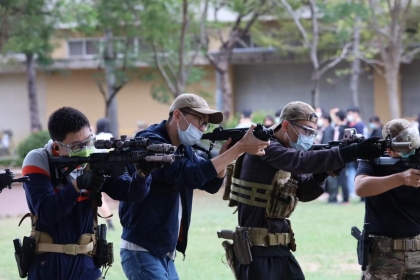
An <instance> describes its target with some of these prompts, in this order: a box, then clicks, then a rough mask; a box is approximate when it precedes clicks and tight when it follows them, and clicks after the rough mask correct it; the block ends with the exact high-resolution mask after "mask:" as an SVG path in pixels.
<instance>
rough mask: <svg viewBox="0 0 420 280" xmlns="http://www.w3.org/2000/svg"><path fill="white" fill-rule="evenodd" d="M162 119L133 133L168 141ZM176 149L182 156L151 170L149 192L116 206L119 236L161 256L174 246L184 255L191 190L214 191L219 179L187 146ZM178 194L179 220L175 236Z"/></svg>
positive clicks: (218, 184) (157, 141) (163, 141)
mask: <svg viewBox="0 0 420 280" xmlns="http://www.w3.org/2000/svg"><path fill="white" fill-rule="evenodd" d="M165 123H166V121H163V122H161V123H160V124H155V125H152V126H150V127H148V128H147V129H146V130H144V131H141V132H139V133H137V135H136V137H146V138H149V139H150V140H151V141H152V143H168V144H171V140H170V138H169V135H168V133H167V131H166V127H165ZM177 152H178V153H182V154H183V156H184V157H183V158H182V159H179V160H176V161H175V162H173V163H171V164H168V165H165V166H164V167H162V168H160V169H156V170H154V171H153V172H152V173H151V175H152V183H151V185H150V192H149V194H148V195H147V197H146V198H145V199H144V200H143V201H142V202H121V203H120V208H119V215H120V219H121V224H122V226H123V233H122V239H124V240H127V241H129V242H131V243H134V244H137V245H139V246H141V247H143V248H145V249H147V250H148V251H149V252H151V253H152V254H155V255H156V256H158V257H161V258H163V257H164V256H165V255H166V254H167V253H168V252H173V251H175V248H176V250H177V251H179V252H181V253H182V254H184V255H185V251H186V248H187V238H188V228H189V225H190V220H191V208H192V199H193V190H194V189H200V190H204V191H206V192H209V193H217V192H218V191H219V189H220V187H221V186H222V182H223V179H221V178H217V177H216V176H217V173H216V170H215V169H214V166H213V164H212V162H211V161H209V160H204V159H203V158H201V157H199V156H197V155H196V154H195V152H194V151H193V149H192V148H191V147H190V146H183V145H180V146H179V147H178V150H177ZM179 197H181V203H182V220H181V229H180V231H179V238H178V211H179Z"/></svg>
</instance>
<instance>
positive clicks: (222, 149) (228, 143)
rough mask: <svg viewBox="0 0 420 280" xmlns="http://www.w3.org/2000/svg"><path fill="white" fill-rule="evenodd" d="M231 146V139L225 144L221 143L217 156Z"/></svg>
mask: <svg viewBox="0 0 420 280" xmlns="http://www.w3.org/2000/svg"><path fill="white" fill-rule="evenodd" d="M232 146H233V145H232V138H229V139H228V140H227V141H226V142H225V143H223V145H222V147H221V148H220V151H219V155H221V154H223V153H224V152H226V151H227V150H229V149H230V148H231V147H232Z"/></svg>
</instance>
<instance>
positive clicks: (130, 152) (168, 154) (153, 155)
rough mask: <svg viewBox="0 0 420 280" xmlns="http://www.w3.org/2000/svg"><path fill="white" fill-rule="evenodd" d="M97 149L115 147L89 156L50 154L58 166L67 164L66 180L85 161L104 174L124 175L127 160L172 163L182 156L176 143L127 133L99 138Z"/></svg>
mask: <svg viewBox="0 0 420 280" xmlns="http://www.w3.org/2000/svg"><path fill="white" fill-rule="evenodd" d="M94 145H95V148H97V149H112V150H111V151H109V152H101V153H92V154H90V155H89V156H88V157H55V156H53V157H50V158H49V163H50V165H51V166H52V167H55V168H58V169H60V170H61V169H64V168H67V169H66V170H65V171H64V172H59V173H61V174H60V176H59V177H60V178H58V180H62V179H64V178H66V177H67V175H69V174H70V173H71V172H72V171H73V170H74V169H75V168H77V167H78V166H81V165H83V164H89V166H90V168H91V169H93V168H95V169H97V170H99V171H100V173H102V174H103V175H108V176H110V175H116V176H118V175H121V174H123V173H124V172H125V167H126V165H127V164H136V163H139V162H142V161H147V162H155V163H161V164H170V163H172V162H174V161H175V160H176V159H177V158H178V156H176V155H175V154H174V153H175V152H176V149H177V148H176V147H175V146H172V145H170V144H151V142H150V139H148V138H141V137H137V138H135V139H127V137H126V136H125V135H123V136H121V139H115V138H111V139H110V140H97V141H95V144H94Z"/></svg>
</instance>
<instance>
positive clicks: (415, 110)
mask: <svg viewBox="0 0 420 280" xmlns="http://www.w3.org/2000/svg"><path fill="white" fill-rule="evenodd" d="M419 78H420V61H419V60H416V61H414V62H412V63H411V64H403V65H401V89H402V114H403V116H405V117H414V116H415V117H416V118H417V117H418V116H419V114H420V84H419Z"/></svg>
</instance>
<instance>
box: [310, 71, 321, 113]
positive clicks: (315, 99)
mask: <svg viewBox="0 0 420 280" xmlns="http://www.w3.org/2000/svg"><path fill="white" fill-rule="evenodd" d="M311 104H312V107H313V108H314V109H315V108H316V107H318V106H319V74H318V69H314V70H313V76H312V90H311Z"/></svg>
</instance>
